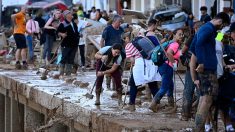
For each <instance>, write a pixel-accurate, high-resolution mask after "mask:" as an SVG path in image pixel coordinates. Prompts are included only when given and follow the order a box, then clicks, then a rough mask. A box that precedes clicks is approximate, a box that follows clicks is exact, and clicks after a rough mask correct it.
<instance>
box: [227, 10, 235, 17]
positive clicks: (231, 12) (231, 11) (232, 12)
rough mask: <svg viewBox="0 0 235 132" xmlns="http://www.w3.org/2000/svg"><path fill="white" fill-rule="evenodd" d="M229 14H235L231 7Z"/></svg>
mask: <svg viewBox="0 0 235 132" xmlns="http://www.w3.org/2000/svg"><path fill="white" fill-rule="evenodd" d="M228 14H229V15H230V16H232V15H233V14H234V10H233V9H231V8H230V9H229V10H228Z"/></svg>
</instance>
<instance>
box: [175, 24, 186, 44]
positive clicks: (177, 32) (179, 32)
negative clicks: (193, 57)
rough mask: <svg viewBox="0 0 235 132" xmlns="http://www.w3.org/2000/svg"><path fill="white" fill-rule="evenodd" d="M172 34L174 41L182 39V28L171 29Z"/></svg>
mask: <svg viewBox="0 0 235 132" xmlns="http://www.w3.org/2000/svg"><path fill="white" fill-rule="evenodd" d="M173 35H174V38H173V39H174V41H176V42H179V43H180V42H182V41H183V39H184V31H183V29H182V28H177V29H175V30H174V31H173Z"/></svg>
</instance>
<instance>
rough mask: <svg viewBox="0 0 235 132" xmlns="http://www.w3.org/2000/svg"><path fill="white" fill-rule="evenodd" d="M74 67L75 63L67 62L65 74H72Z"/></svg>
mask: <svg viewBox="0 0 235 132" xmlns="http://www.w3.org/2000/svg"><path fill="white" fill-rule="evenodd" d="M72 69H73V65H71V64H66V65H65V75H66V76H71V73H72Z"/></svg>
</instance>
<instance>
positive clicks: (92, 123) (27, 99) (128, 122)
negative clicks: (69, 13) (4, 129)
mask: <svg viewBox="0 0 235 132" xmlns="http://www.w3.org/2000/svg"><path fill="white" fill-rule="evenodd" d="M77 79H78V80H83V81H88V82H89V83H90V85H91V84H93V83H94V80H95V75H94V73H87V74H86V75H84V76H77ZM0 93H2V94H4V95H5V96H9V97H11V98H14V99H15V100H17V98H16V95H17V94H18V96H19V101H20V103H22V104H24V105H26V106H28V107H30V108H32V109H34V110H35V111H37V112H39V113H42V114H44V115H47V114H48V113H49V112H51V111H53V110H54V109H56V108H58V109H57V112H58V114H61V115H62V116H63V117H64V118H65V119H66V118H68V121H66V122H67V123H66V122H64V124H65V125H67V126H69V127H71V126H72V127H73V129H74V130H77V131H82V132H88V131H93V132H110V131H112V132H121V131H125V132H126V131H127V132H128V131H148V130H149V131H175V130H181V129H183V128H187V127H192V124H193V123H192V122H184V121H180V120H179V118H178V115H177V114H176V115H170V116H169V115H166V114H162V113H156V114H155V113H152V112H150V111H149V110H148V109H147V108H143V107H137V111H136V112H133V113H131V112H128V111H124V110H122V109H119V107H118V106H117V101H116V100H113V99H111V98H110V95H111V94H110V92H109V91H104V92H103V94H102V99H101V103H102V105H101V106H100V107H96V106H95V105H93V104H94V100H95V99H93V100H89V99H86V98H85V96H83V95H84V94H85V93H87V89H82V88H79V87H75V86H73V85H71V84H66V83H64V81H62V80H54V79H50V78H49V79H48V80H41V79H40V77H39V76H38V75H36V71H3V72H1V73H0ZM168 116H169V117H168ZM169 120H171V121H170V122H169ZM68 122H70V123H68ZM71 122H72V125H71Z"/></svg>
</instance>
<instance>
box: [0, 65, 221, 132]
mask: <svg viewBox="0 0 235 132" xmlns="http://www.w3.org/2000/svg"><path fill="white" fill-rule="evenodd" d="M0 69H2V70H1V71H6V70H10V71H11V72H14V66H12V65H6V64H4V65H3V64H0ZM1 71H0V72H1ZM16 72H18V71H16ZM24 72H27V74H36V72H37V71H36V68H35V69H33V68H31V70H30V71H20V73H19V75H20V76H22V75H23V73H24ZM30 72H31V73H30ZM54 73H56V71H52V72H51V74H54ZM127 75H128V73H127V72H125V73H124V76H125V77H126V76H127ZM35 76H37V75H35ZM38 76H39V75H38ZM179 76H180V77H181V78H182V79H183V81H184V74H183V73H181V74H175V77H176V100H177V102H176V105H177V107H176V108H177V109H176V111H175V112H173V113H171V112H172V111H171V112H170V113H169V109H168V107H167V106H166V105H167V98H166V97H164V98H163V99H162V101H161V109H160V111H159V112H158V113H153V112H151V111H150V110H149V109H148V106H149V103H150V100H145V99H143V97H144V95H143V94H144V93H145V91H142V93H141V94H139V96H138V97H137V100H138V101H137V106H136V111H135V112H129V111H126V110H123V109H122V108H121V107H119V106H118V105H117V100H115V99H113V98H111V96H112V95H113V93H114V91H110V90H107V89H106V86H105V81H104V83H103V88H104V91H103V93H102V95H101V96H102V98H101V105H100V106H99V107H97V106H95V105H94V101H95V98H94V99H92V100H88V99H85V98H80V95H81V97H82V95H84V94H85V93H87V92H88V90H89V88H91V87H92V86H93V83H94V82H95V72H94V71H89V72H85V73H82V74H81V73H80V72H79V73H78V75H77V76H75V77H76V78H77V80H81V81H84V82H88V83H89V86H88V88H87V90H82V91H78V90H76V88H73V89H72V88H71V89H68V88H66V89H63V90H62V91H61V90H59V91H49V92H52V93H58V95H61V96H66V97H69V98H68V99H70V100H71V101H72V102H73V101H74V102H75V103H78V104H79V105H80V106H82V107H84V108H86V109H91V110H92V111H95V112H97V113H100V114H101V116H102V117H104V118H108V119H109V120H113V122H119V124H123V126H127V127H128V128H129V129H130V130H135V129H138V130H141V129H142V130H152V131H163V132H165V131H192V128H193V126H194V119H190V120H189V121H181V120H180V118H181V105H182V95H183V83H182V81H181V80H180V78H179ZM48 77H49V76H48ZM47 80H48V81H52V82H53V79H52V78H50V77H49V79H47ZM32 82H33V81H32ZM35 83H36V81H35ZM47 83H48V82H47ZM52 85H55V84H53V83H52ZM76 92H79V93H78V94H79V95H78V94H77V95H76V96H74V97H73V94H74V93H76ZM63 94H64V95H63ZM93 95H94V93H93ZM174 95H175V91H174ZM123 99H124V97H123ZM128 99H129V98H128V96H127V99H126V102H128ZM105 125H107V124H104V126H103V127H105ZM223 130H224V129H223V125H222V123H221V119H220V117H219V131H223Z"/></svg>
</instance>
